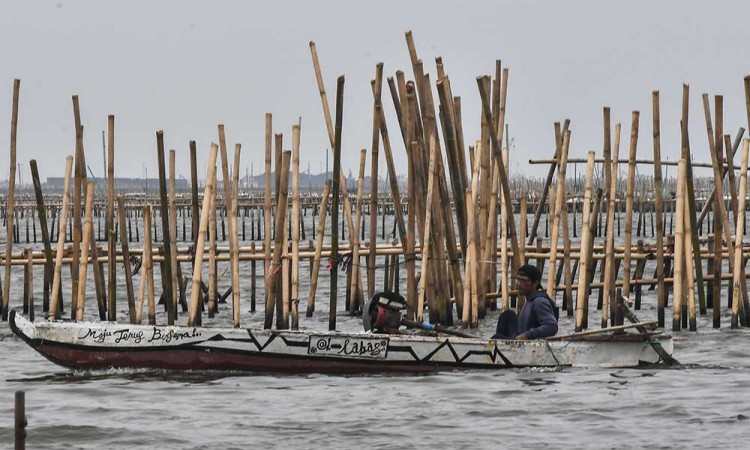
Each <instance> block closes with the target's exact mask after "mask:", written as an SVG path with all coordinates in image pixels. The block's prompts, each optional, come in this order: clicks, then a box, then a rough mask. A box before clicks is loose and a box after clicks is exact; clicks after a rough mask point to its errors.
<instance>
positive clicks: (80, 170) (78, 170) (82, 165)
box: [70, 95, 86, 318]
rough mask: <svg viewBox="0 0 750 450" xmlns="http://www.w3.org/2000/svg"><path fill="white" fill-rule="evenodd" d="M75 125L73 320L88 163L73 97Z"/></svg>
mask: <svg viewBox="0 0 750 450" xmlns="http://www.w3.org/2000/svg"><path fill="white" fill-rule="evenodd" d="M72 99H73V123H74V125H75V133H76V150H75V169H74V175H73V217H72V218H71V219H72V222H73V233H72V239H73V263H72V265H71V267H70V276H71V303H70V304H71V307H70V314H71V318H75V314H76V310H77V305H78V297H77V296H78V267H79V263H80V250H81V246H80V245H81V205H82V204H83V202H82V201H81V189H82V188H83V186H82V185H81V183H82V180H81V179H82V178H85V177H86V162H85V155H84V151H83V126H82V125H81V111H80V107H79V104H78V96H77V95H74V96H73V98H72Z"/></svg>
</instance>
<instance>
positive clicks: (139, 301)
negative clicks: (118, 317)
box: [133, 205, 151, 325]
mask: <svg viewBox="0 0 750 450" xmlns="http://www.w3.org/2000/svg"><path fill="white" fill-rule="evenodd" d="M146 208H148V205H146V206H143V212H142V214H143V228H144V238H143V256H142V258H143V265H142V266H141V269H142V270H143V272H142V274H141V279H140V281H139V282H138V294H137V295H136V298H135V318H134V319H133V322H134V323H136V324H138V325H140V324H141V322H142V321H143V320H142V319H143V298H144V297H145V292H146V278H147V277H146V259H147V258H149V257H150V256H151V252H148V253H147V252H146V249H147V247H149V249H150V242H149V240H148V239H147V238H146V237H145V235H146V234H147V232H148V231H150V230H149V229H148V228H146V215H147V213H146ZM147 230H148V231H147ZM147 242H148V243H149V245H147V244H146V243H147Z"/></svg>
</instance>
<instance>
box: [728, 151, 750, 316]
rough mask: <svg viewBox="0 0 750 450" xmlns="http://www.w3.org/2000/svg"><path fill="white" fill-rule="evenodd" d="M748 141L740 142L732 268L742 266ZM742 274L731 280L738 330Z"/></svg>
mask: <svg viewBox="0 0 750 450" xmlns="http://www.w3.org/2000/svg"><path fill="white" fill-rule="evenodd" d="M749 145H750V140H748V139H745V140H743V141H742V165H741V169H740V192H739V195H738V199H737V214H738V215H737V226H736V232H735V242H734V267H741V266H742V237H743V236H744V231H745V202H746V200H745V197H746V196H747V166H748V146H749ZM741 278H742V272H741V271H739V270H735V271H734V278H733V280H732V322H731V323H732V325H731V326H732V328H733V329H734V328H739V313H740V301H741V293H740V291H741V289H742V286H741Z"/></svg>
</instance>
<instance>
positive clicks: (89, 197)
mask: <svg viewBox="0 0 750 450" xmlns="http://www.w3.org/2000/svg"><path fill="white" fill-rule="evenodd" d="M95 186H96V185H95V184H94V182H93V181H90V182H88V184H87V185H86V208H85V212H84V225H83V243H82V245H81V262H80V268H79V271H78V274H79V277H80V279H79V282H78V303H77V305H76V312H75V318H76V320H77V321H81V320H83V310H84V308H85V305H86V269H87V268H88V259H89V245H90V242H89V241H90V240H91V227H92V223H91V213H92V208H93V205H94V187H95ZM95 264H98V263H96V262H95Z"/></svg>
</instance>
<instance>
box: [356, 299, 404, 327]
mask: <svg viewBox="0 0 750 450" xmlns="http://www.w3.org/2000/svg"><path fill="white" fill-rule="evenodd" d="M406 308H407V305H406V300H405V299H404V297H402V296H400V295H399V294H397V293H395V292H377V293H375V295H373V296H372V298H370V299H369V300H367V302H365V307H364V311H363V313H362V325H363V326H364V328H365V331H372V332H373V333H385V334H389V333H397V332H398V327H399V326H400V325H401V313H402V312H403V311H404V310H406Z"/></svg>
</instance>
